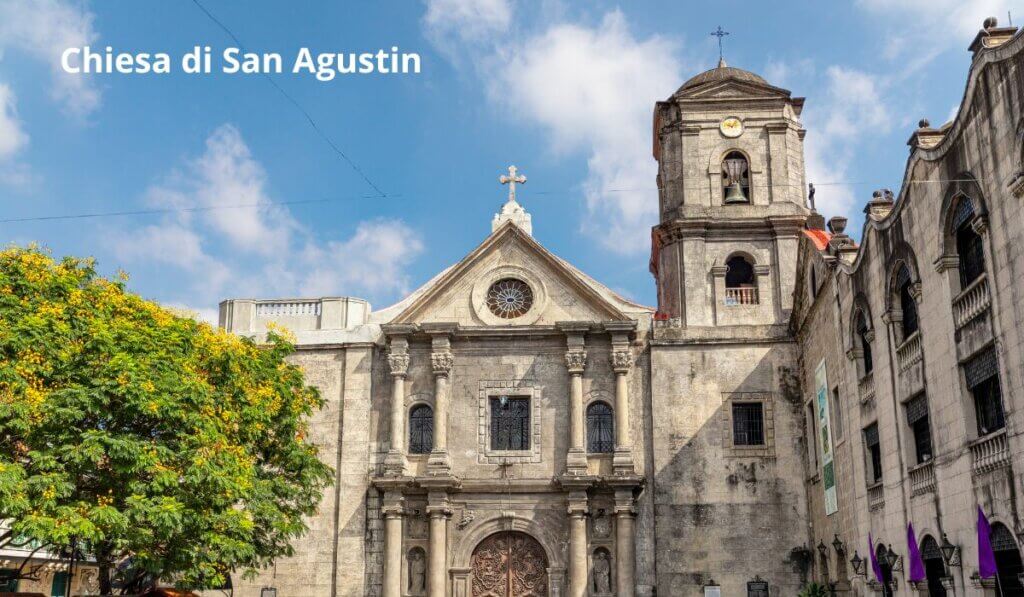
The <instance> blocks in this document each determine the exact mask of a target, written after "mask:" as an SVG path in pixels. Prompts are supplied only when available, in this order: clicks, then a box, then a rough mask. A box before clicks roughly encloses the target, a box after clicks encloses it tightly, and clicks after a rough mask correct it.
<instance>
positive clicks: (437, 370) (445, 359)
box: [430, 351, 455, 377]
mask: <svg viewBox="0 0 1024 597" xmlns="http://www.w3.org/2000/svg"><path fill="white" fill-rule="evenodd" d="M454 365H455V356H454V355H452V353H451V352H449V351H441V352H432V353H430V366H431V368H432V369H433V370H434V375H440V376H444V377H448V375H450V374H451V372H452V367H453V366H454Z"/></svg>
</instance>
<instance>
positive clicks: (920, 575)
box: [907, 523, 927, 582]
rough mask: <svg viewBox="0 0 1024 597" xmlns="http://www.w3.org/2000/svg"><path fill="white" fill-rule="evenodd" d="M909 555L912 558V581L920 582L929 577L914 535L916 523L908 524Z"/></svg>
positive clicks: (910, 579)
mask: <svg viewBox="0 0 1024 597" xmlns="http://www.w3.org/2000/svg"><path fill="white" fill-rule="evenodd" d="M907 557H908V558H910V578H908V579H907V580H909V581H910V582H920V581H922V580H924V579H925V578H927V575H926V574H925V571H924V560H923V559H921V550H920V549H918V547H917V537H915V536H914V523H910V524H908V525H907Z"/></svg>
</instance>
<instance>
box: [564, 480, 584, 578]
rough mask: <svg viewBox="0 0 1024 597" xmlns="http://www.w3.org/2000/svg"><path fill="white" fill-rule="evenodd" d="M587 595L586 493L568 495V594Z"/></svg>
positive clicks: (574, 492) (577, 492) (578, 492)
mask: <svg viewBox="0 0 1024 597" xmlns="http://www.w3.org/2000/svg"><path fill="white" fill-rule="evenodd" d="M586 594H587V492H586V491H573V492H572V493H570V494H569V594H568V597H584V596H585V595H586Z"/></svg>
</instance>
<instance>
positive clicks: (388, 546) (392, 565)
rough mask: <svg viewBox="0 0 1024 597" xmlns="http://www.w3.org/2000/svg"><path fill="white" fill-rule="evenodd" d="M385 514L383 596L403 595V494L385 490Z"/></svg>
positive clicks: (395, 596)
mask: <svg viewBox="0 0 1024 597" xmlns="http://www.w3.org/2000/svg"><path fill="white" fill-rule="evenodd" d="M381 513H382V514H383V515H384V582H383V585H384V586H383V593H382V595H383V597H402V516H404V515H405V510H404V509H403V498H402V494H401V493H400V492H398V491H385V492H384V503H383V505H382V507H381Z"/></svg>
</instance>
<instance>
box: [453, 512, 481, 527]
mask: <svg viewBox="0 0 1024 597" xmlns="http://www.w3.org/2000/svg"><path fill="white" fill-rule="evenodd" d="M474 520H476V513H474V512H473V511H472V510H463V511H462V517H461V518H459V522H458V523H457V524H456V525H455V526H457V527H458V528H459V530H460V531H461V530H462V529H464V528H466V527H468V526H469V525H470V523H472V522H473V521H474Z"/></svg>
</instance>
